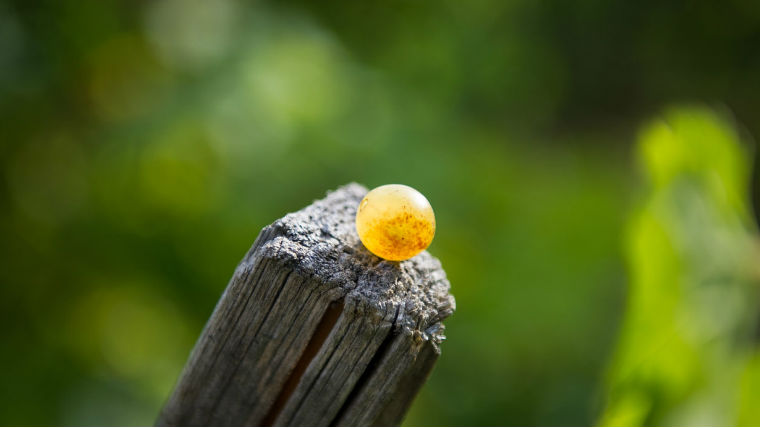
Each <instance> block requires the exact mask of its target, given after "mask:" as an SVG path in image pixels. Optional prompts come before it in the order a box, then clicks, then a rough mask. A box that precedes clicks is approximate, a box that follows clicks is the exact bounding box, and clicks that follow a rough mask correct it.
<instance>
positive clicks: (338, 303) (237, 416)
mask: <svg viewBox="0 0 760 428" xmlns="http://www.w3.org/2000/svg"><path fill="white" fill-rule="evenodd" d="M366 193H367V189H365V188H364V187H362V186H360V185H358V184H349V185H347V186H344V187H342V188H340V189H338V190H336V191H334V192H331V193H329V194H328V195H327V197H326V198H325V199H322V200H320V201H316V202H314V203H313V204H312V205H310V206H308V207H306V208H304V209H302V210H301V211H298V212H296V213H292V214H288V215H286V216H285V217H283V218H281V219H280V220H277V221H276V222H274V223H273V224H271V225H269V226H267V227H265V228H264V229H263V230H262V231H261V233H260V234H259V237H258V238H257V239H256V242H254V244H253V247H252V248H251V250H250V251H249V252H248V254H246V256H245V258H244V259H243V261H242V262H241V263H240V265H239V266H238V267H237V269H236V271H235V273H234V275H233V277H232V279H231V280H230V283H229V284H228V286H227V289H226V290H225V292H224V294H223V295H222V297H221V299H220V300H219V303H218V304H217V306H216V309H215V310H214V313H213V314H212V315H211V318H210V319H209V321H208V323H207V324H206V327H205V328H204V330H203V332H202V334H201V336H200V338H199V339H198V342H197V343H196V345H195V348H194V349H193V351H192V353H191V354H190V358H189V360H188V362H187V364H186V366H185V368H184V370H183V372H182V374H181V376H180V379H179V381H178V383H177V385H176V388H175V390H174V392H173V393H172V395H171V396H170V398H169V400H168V402H167V403H166V405H165V407H164V408H163V410H162V412H161V414H160V416H159V419H158V424H159V425H221V426H226V425H291V426H292V425H316V426H327V425H397V424H399V423H400V421H401V419H402V417H403V416H404V413H405V412H406V410H407V408H408V407H409V405H410V403H411V401H412V399H413V398H414V396H415V395H416V393H417V390H418V389H419V387H420V386H421V385H422V383H423V382H424V381H425V379H426V377H427V375H428V373H429V372H430V370H431V368H432V366H433V364H434V363H435V360H436V358H437V356H438V355H439V353H440V349H439V344H440V342H441V340H442V339H443V338H444V337H443V335H442V332H443V324H441V321H442V320H443V319H444V318H446V317H448V316H449V315H450V314H451V313H452V312H453V311H454V298H453V297H452V296H451V295H450V294H449V282H448V280H447V279H446V274H445V273H444V271H443V269H442V268H441V265H440V263H439V262H438V260H437V259H435V258H434V257H432V256H431V255H430V254H428V253H427V252H423V253H421V254H419V255H418V256H416V257H414V258H412V259H410V260H407V261H404V262H400V263H398V262H388V261H384V260H382V259H380V258H378V257H375V256H374V255H372V254H371V253H369V252H368V251H367V250H366V249H365V248H364V247H363V246H362V244H361V242H360V241H359V238H358V236H357V234H356V231H355V228H354V216H355V214H356V208H357V205H358V204H359V202H360V201H361V199H362V197H363V196H364V195H365V194H366Z"/></svg>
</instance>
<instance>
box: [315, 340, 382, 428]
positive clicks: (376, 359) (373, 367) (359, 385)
mask: <svg viewBox="0 0 760 428" xmlns="http://www.w3.org/2000/svg"><path fill="white" fill-rule="evenodd" d="M394 337H395V334H394V333H393V331H389V332H388V335H387V336H386V337H385V339H383V342H382V343H381V344H380V346H379V347H378V348H377V351H376V352H375V355H374V356H373V357H372V359H371V360H370V361H369V364H367V368H366V369H365V370H364V373H362V375H361V377H359V380H357V381H356V384H355V385H354V387H353V389H351V392H350V393H349V394H348V397H346V400H345V401H344V402H343V405H342V406H341V407H340V410H338V413H337V414H336V415H335V417H334V418H333V419H332V421H331V422H330V426H336V425H337V422H338V421H339V420H341V418H342V417H343V415H344V414H345V413H346V410H348V409H349V408H350V407H351V406H352V405H353V403H354V401H355V400H356V397H357V396H358V395H359V393H360V392H361V391H362V390H363V389H364V386H365V385H366V384H367V382H369V379H370V378H371V377H372V375H373V374H375V372H376V371H377V368H378V367H379V366H380V362H381V361H382V360H383V359H384V358H385V355H386V354H387V353H388V351H389V350H390V348H391V344H392V343H393V338H394Z"/></svg>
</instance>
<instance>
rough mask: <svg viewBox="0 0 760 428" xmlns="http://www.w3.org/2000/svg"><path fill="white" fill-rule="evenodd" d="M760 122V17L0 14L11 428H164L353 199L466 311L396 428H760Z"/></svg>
mask: <svg viewBox="0 0 760 428" xmlns="http://www.w3.org/2000/svg"><path fill="white" fill-rule="evenodd" d="M759 114H760V3H758V2H756V1H753V0H746V1H743V0H729V1H724V2H713V1H706V0H697V1H673V2H661V1H653V0H643V1H639V2H626V1H622V0H612V1H598V0H581V1H575V2H546V1H534V0H509V1H496V0H474V1H467V2H462V1H448V0H443V1H437V2H432V1H395V0H391V1H365V2H350V1H337V0H328V1H324V2H307V1H299V0H287V1H283V2H276V3H274V2H273V3H267V2H263V1H259V2H244V1H242V0H215V1H203V0H188V1H185V0H158V1H155V2H144V1H137V2H135V1H123V2H122V1H113V0H81V1H35V2H28V1H23V0H16V1H10V2H8V1H6V2H2V3H0V172H1V174H0V260H1V261H0V285H1V287H2V288H0V317H1V318H0V320H2V326H3V327H2V336H0V339H1V340H0V367H2V375H1V376H0V424H11V425H59V424H64V425H150V424H152V423H153V421H154V420H155V417H156V415H157V412H158V410H159V409H160V407H161V405H162V403H163V400H164V399H165V398H166V397H167V395H168V393H169V391H170V390H171V388H172V386H173V383H174V382H175V380H176V378H177V376H178V374H179V371H180V369H181V368H182V366H183V364H184V361H185V359H186V357H187V355H188V352H189V350H190V348H191V347H192V345H193V343H194V340H195V339H196V338H197V336H198V333H199V332H200V330H201V328H202V326H203V324H204V322H205V320H206V319H207V318H208V316H209V315H210V313H211V311H212V309H213V307H214V304H215V303H216V301H217V299H218V297H219V296H220V293H221V292H222V290H223V288H224V286H225V285H226V283H227V280H228V279H229V277H230V276H231V274H232V272H233V270H234V268H235V266H236V265H237V263H238V261H239V260H240V259H241V258H242V256H243V255H244V254H245V252H246V251H247V249H248V248H249V246H250V245H251V243H252V242H253V240H254V238H255V237H256V235H257V233H258V231H259V230H260V229H261V228H262V227H263V226H265V225H267V224H269V223H271V222H272V221H274V220H275V219H277V218H279V217H281V216H282V215H284V214H285V213H287V212H290V211H295V210H298V209H300V208H301V207H303V206H305V205H307V204H309V203H310V202H311V201H312V200H314V199H318V198H321V197H322V196H323V195H324V193H325V191H326V190H328V189H333V188H335V187H337V186H339V185H341V184H344V183H346V182H350V181H357V182H360V183H363V184H365V185H367V186H369V187H374V186H377V185H381V184H386V183H404V184H408V185H411V186H413V187H415V188H417V189H418V190H420V191H421V192H422V193H423V194H425V195H426V196H427V197H428V199H429V200H430V201H431V203H432V205H433V207H434V209H435V210H436V215H437V221H438V233H437V236H436V239H435V241H434V242H433V244H432V246H431V247H430V252H431V253H433V254H434V255H435V256H437V257H439V258H440V259H441V261H442V263H443V266H444V268H445V269H446V271H447V273H448V276H449V279H450V281H451V284H452V291H453V293H454V295H455V296H456V299H457V306H458V309H457V312H456V313H455V314H454V316H453V317H452V318H450V319H449V320H448V321H447V322H446V324H447V336H448V337H449V339H448V340H447V341H446V342H445V343H444V344H443V347H442V348H443V355H442V357H441V359H440V360H439V362H438V364H437V366H436V368H435V370H434V372H433V374H432V376H431V377H430V379H429V381H428V383H427V384H426V385H425V387H424V388H423V389H422V391H421V393H420V395H419V396H418V398H417V400H416V401H415V403H414V405H413V407H412V409H411V411H410V413H409V415H408V417H407V419H406V421H405V424H407V425H594V424H630V425H642V424H660V425H662V424H676V425H680V424H686V425H692V424H693V425H700V424H702V425H703V424H713V425H725V424H728V425H730V424H755V425H757V424H760V410H758V409H757V406H756V403H757V402H759V401H760V353H758V349H760V348H759V347H758V346H759V345H758V342H759V340H758V338H759V337H760V335H759V334H758V320H757V311H758V308H760V297H759V296H758V285H759V284H760V268H759V267H758V266H760V250H758V243H757V242H758V240H757V229H756V220H755V217H754V214H753V213H754V210H753V208H752V204H751V200H752V195H753V194H755V195H756V194H757V193H758V192H757V187H758V184H760V183H759V180H758V174H757V173H755V174H754V175H753V172H752V171H753V163H754V162H753V160H754V158H755V148H754V144H753V142H752V141H753V140H752V137H751V136H752V135H760V121H759V120H758V117H759V116H758V115H759ZM753 177H754V178H753ZM753 189H755V190H753ZM756 199H758V198H757V197H756Z"/></svg>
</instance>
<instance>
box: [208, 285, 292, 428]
mask: <svg viewBox="0 0 760 428" xmlns="http://www.w3.org/2000/svg"><path fill="white" fill-rule="evenodd" d="M292 274H293V272H292V271H290V272H287V273H286V274H284V278H283V279H282V280H281V281H277V282H278V283H279V284H280V287H279V288H278V289H277V292H276V293H275V296H274V299H272V304H271V305H270V306H269V308H268V309H267V312H266V314H265V315H264V317H263V318H262V319H261V322H260V323H259V325H258V326H257V327H256V331H255V332H254V333H253V335H252V336H251V338H250V341H249V342H248V344H247V345H246V346H245V352H243V354H242V355H243V357H245V355H247V354H248V352H249V351H250V349H251V344H253V343H254V342H255V341H256V337H257V336H258V334H259V331H261V328H262V327H263V326H264V325H266V321H267V319H268V318H269V315H270V314H271V313H272V309H274V307H275V306H276V305H277V299H279V297H280V295H281V294H282V292H283V290H285V288H287V285H288V280H289V279H290V276H291V275H292ZM252 294H253V290H251V294H250V295H252ZM250 295H249V298H250ZM241 340H242V339H241ZM242 362H243V359H242V358H241V359H240V360H238V362H237V364H236V366H235V368H234V370H232V371H231V372H230V376H229V377H228V378H227V379H226V380H225V382H224V383H223V384H222V385H223V386H222V388H221V393H220V394H219V395H218V396H217V398H216V401H215V402H214V406H213V407H212V409H214V410H216V409H218V408H219V402H220V401H221V400H222V398H224V396H225V394H226V393H227V391H228V389H229V388H230V385H231V384H232V380H233V379H234V377H235V373H236V372H237V371H238V369H239V368H240V365H241V364H242ZM213 417H214V412H213V411H212V412H209V415H208V420H207V421H206V424H207V425H213V423H212V418H213Z"/></svg>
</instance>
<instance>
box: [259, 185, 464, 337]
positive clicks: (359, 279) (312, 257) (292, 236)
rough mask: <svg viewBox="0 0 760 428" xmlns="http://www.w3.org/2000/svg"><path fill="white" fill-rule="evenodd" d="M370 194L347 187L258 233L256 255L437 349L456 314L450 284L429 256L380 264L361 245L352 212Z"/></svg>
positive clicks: (376, 258)
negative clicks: (388, 312) (386, 315)
mask: <svg viewBox="0 0 760 428" xmlns="http://www.w3.org/2000/svg"><path fill="white" fill-rule="evenodd" d="M367 192H368V190H367V189H366V188H365V187H364V186H362V185H359V184H356V183H350V184H347V185H345V186H342V187H340V188H338V189H337V190H334V191H331V192H328V194H327V196H326V197H325V198H324V199H321V200H317V201H315V202H314V203H313V204H311V205H309V206H307V207H306V208H303V209H302V210H300V211H297V212H294V213H290V214H288V215H286V216H285V217H283V218H281V219H279V220H277V221H275V222H274V223H273V224H271V225H269V226H267V227H266V228H265V229H264V231H262V234H261V236H260V237H259V241H260V242H259V241H257V243H256V244H254V248H253V249H252V251H251V253H249V256H250V255H252V253H253V252H254V251H261V253H260V255H261V256H262V257H264V258H269V259H276V260H279V261H281V262H284V263H286V264H288V265H290V266H291V267H292V268H293V269H294V270H295V271H297V272H299V273H300V274H302V275H304V276H307V277H312V278H315V279H316V280H318V281H320V282H323V283H327V284H329V285H331V286H334V287H336V288H338V289H340V290H341V291H342V293H343V295H344V296H346V297H347V298H351V299H357V300H358V301H360V302H363V303H365V304H367V305H369V306H370V307H374V308H383V309H388V305H392V306H393V307H394V308H395V309H396V317H395V321H394V327H395V328H396V329H397V330H402V331H404V332H406V333H417V334H419V335H421V337H422V338H423V339H426V340H427V339H429V340H431V341H432V342H433V343H436V344H437V343H439V342H440V341H441V340H442V339H443V338H444V337H443V335H442V331H443V326H442V324H441V321H442V320H443V319H444V318H446V317H448V316H449V315H451V314H452V313H453V312H454V309H455V301H454V297H453V296H452V295H451V294H449V288H450V285H449V281H448V279H446V273H445V272H444V270H443V268H442V267H441V263H440V262H439V261H438V259H437V258H435V257H433V256H431V255H430V253H428V252H427V251H423V252H422V253H420V254H418V255H417V256H414V257H412V258H411V259H409V260H405V261H402V262H391V261H387V260H383V259H381V258H379V257H377V256H375V255H374V254H372V253H370V252H369V251H368V250H367V249H366V248H364V246H363V245H362V243H361V241H360V240H359V237H358V235H357V233H356V228H355V224H354V222H355V216H356V209H357V207H358V205H359V202H360V201H361V200H362V198H363V197H364V196H365V195H366V194H367Z"/></svg>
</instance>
